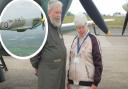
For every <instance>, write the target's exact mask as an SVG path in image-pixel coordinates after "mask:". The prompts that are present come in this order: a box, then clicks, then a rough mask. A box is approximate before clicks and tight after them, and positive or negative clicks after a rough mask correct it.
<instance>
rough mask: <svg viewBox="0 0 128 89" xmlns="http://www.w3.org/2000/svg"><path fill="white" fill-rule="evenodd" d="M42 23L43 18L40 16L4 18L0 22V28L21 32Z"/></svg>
mask: <svg viewBox="0 0 128 89" xmlns="http://www.w3.org/2000/svg"><path fill="white" fill-rule="evenodd" d="M41 24H42V25H44V19H42V18H30V19H24V18H17V19H14V20H6V21H2V22H0V30H10V31H18V32H22V31H25V30H27V29H33V28H35V27H38V26H39V25H41Z"/></svg>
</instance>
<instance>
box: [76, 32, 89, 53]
mask: <svg viewBox="0 0 128 89" xmlns="http://www.w3.org/2000/svg"><path fill="white" fill-rule="evenodd" d="M88 35H89V33H87V35H86V37H85V38H84V40H83V42H82V43H81V44H80V41H79V37H78V38H77V54H78V53H79V51H80V49H81V46H82V44H83V43H84V41H85V40H86V39H87V37H88Z"/></svg>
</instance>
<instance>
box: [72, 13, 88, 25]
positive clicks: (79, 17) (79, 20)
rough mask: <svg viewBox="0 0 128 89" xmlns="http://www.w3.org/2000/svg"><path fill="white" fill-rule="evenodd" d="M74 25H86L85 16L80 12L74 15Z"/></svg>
mask: <svg viewBox="0 0 128 89" xmlns="http://www.w3.org/2000/svg"><path fill="white" fill-rule="evenodd" d="M74 24H75V26H79V25H82V26H86V25H87V17H86V15H85V14H84V13H81V12H80V13H78V14H76V15H75V17H74Z"/></svg>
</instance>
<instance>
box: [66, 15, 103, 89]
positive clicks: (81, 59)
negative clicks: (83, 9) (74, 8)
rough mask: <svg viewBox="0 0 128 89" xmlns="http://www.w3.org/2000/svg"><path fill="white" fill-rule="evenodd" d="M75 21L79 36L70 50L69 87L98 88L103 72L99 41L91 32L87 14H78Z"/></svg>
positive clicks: (70, 88)
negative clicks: (88, 26)
mask: <svg viewBox="0 0 128 89" xmlns="http://www.w3.org/2000/svg"><path fill="white" fill-rule="evenodd" d="M74 23H75V26H76V31H77V36H76V37H75V38H74V40H73V42H72V45H71V50H70V59H69V71H68V89H96V87H97V86H98V84H99V82H100V80H101V74H102V59H101V50H100V46H99V41H98V40H97V38H96V37H95V36H94V35H93V34H91V33H90V32H89V30H88V28H87V19H86V17H85V14H83V13H79V14H77V15H76V16H75V19H74Z"/></svg>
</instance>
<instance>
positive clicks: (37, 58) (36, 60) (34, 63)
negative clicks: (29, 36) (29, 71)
mask: <svg viewBox="0 0 128 89" xmlns="http://www.w3.org/2000/svg"><path fill="white" fill-rule="evenodd" d="M40 60H41V52H40V53H38V54H37V55H36V56H34V57H33V58H31V59H30V62H31V64H32V66H33V67H34V68H35V69H38V65H39V62H40Z"/></svg>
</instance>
